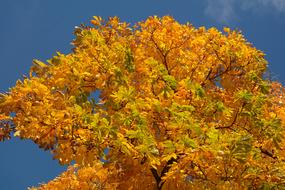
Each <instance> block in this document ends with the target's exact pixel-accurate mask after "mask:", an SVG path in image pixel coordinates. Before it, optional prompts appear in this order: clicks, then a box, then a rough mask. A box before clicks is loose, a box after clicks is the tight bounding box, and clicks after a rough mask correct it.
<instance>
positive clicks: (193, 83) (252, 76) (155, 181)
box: [0, 16, 285, 190]
mask: <svg viewBox="0 0 285 190" xmlns="http://www.w3.org/2000/svg"><path fill="white" fill-rule="evenodd" d="M91 24H92V26H85V25H81V26H80V27H76V29H75V31H74V34H75V39H74V40H73V42H72V44H73V45H74V48H73V50H72V52H71V53H69V54H66V55H64V54H62V53H59V52H57V54H56V56H54V57H52V58H51V59H50V60H47V62H45V63H44V62H42V61H39V60H34V61H33V66H32V67H31V69H30V76H29V77H24V78H23V79H21V80H18V81H17V83H16V85H15V86H14V87H12V88H11V89H10V90H9V92H7V93H5V94H2V95H1V98H0V122H1V124H0V125H1V128H0V140H6V139H9V138H10V136H15V137H19V138H22V139H31V140H33V141H34V142H35V143H36V144H38V145H39V147H40V148H43V149H45V150H50V151H51V153H52V154H53V157H54V159H57V160H58V161H59V163H60V164H68V165H69V168H68V169H67V171H66V172H64V173H62V174H61V175H60V176H58V177H57V178H56V179H54V180H52V181H50V182H48V183H47V184H42V185H40V186H39V187H38V188H35V187H33V188H31V189H39V190H55V189H59V190H65V189H66V190H67V189H86V190H88V189H157V190H161V189H163V190H167V189H170V190H171V189H172V190H173V189H245V188H248V189H273V188H275V189H278V188H279V189H282V188H283V189H285V163H284V162H285V150H284V149H285V146H284V145H285V141H284V134H285V131H284V124H285V107H284V88H283V86H282V85H281V84H280V83H278V82H276V81H272V80H271V79H270V78H269V77H267V76H266V73H267V66H268V64H267V61H266V60H265V58H264V53H263V52H261V51H260V50H257V49H256V48H254V47H253V45H252V44H251V43H249V42H247V41H246V39H245V38H244V37H243V35H242V34H241V32H240V31H237V30H231V29H229V28H224V31H222V32H221V31H219V30H218V29H216V28H209V29H206V28H205V27H200V28H195V27H194V26H192V25H191V24H189V23H186V24H180V23H178V22H177V21H175V20H174V19H173V18H172V17H170V16H164V17H162V18H159V17H156V16H153V17H149V18H147V19H146V20H145V21H142V22H138V23H137V24H135V25H134V26H132V25H130V24H128V23H126V22H121V21H120V20H119V18H117V17H111V18H109V19H107V20H103V19H102V18H101V17H94V19H93V20H91Z"/></svg>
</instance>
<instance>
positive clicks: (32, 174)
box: [0, 0, 285, 190]
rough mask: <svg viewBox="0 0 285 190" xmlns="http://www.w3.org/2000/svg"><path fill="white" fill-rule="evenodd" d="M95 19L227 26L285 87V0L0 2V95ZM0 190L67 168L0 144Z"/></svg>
mask: <svg viewBox="0 0 285 190" xmlns="http://www.w3.org/2000/svg"><path fill="white" fill-rule="evenodd" d="M93 15H98V16H102V17H104V18H107V17H109V16H119V17H120V18H121V20H123V21H128V22H131V23H135V22H137V21H141V20H143V19H146V18H147V17H148V16H151V15H158V16H163V15H171V16H173V17H174V18H175V19H177V20H178V21H179V22H181V23H185V22H187V21H189V22H190V23H192V24H193V25H194V26H196V27H199V26H206V27H212V26H215V27H217V28H219V29H222V28H223V26H229V27H231V28H234V29H239V30H241V31H242V32H243V34H244V35H245V37H246V38H247V39H248V41H249V42H251V43H253V45H254V46H255V47H257V48H258V49H260V50H262V51H264V52H265V53H266V59H267V60H268V61H269V69H270V71H271V72H272V73H273V79H275V80H279V81H281V82H282V83H283V84H285V75H282V74H283V73H285V71H284V68H285V63H284V56H285V48H284V45H285V0H143V1H138V0H81V1H79V0H60V1H59V0H0V24H1V27H0V64H1V65H0V66H1V67H0V81H1V82H0V92H5V91H7V90H8V89H9V87H12V86H13V85H14V84H15V82H16V80H17V79H19V78H21V76H22V74H27V73H28V70H29V67H30V66H31V63H32V59H34V58H36V59H40V60H42V61H45V60H47V59H49V58H51V57H52V56H53V55H55V52H56V51H60V52H62V53H69V52H70V50H71V48H72V46H71V45H70V42H71V41H72V39H73V37H74V36H73V34H72V32H73V29H74V27H75V26H76V25H80V24H81V23H85V24H88V21H89V20H90V19H91V18H92V16H93ZM0 151H1V153H0V189H1V190H21V189H26V188H27V187H29V186H33V185H37V184H38V183H41V182H47V181H49V180H51V179H53V178H54V177H56V176H57V175H58V174H60V173H61V172H62V171H63V170H64V169H65V167H62V166H59V165H58V163H57V161H55V160H52V156H51V154H50V153H49V152H45V151H43V150H41V149H39V148H38V147H37V146H36V145H35V144H33V142H31V141H21V140H18V139H13V140H10V141H6V142H4V143H0Z"/></svg>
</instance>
